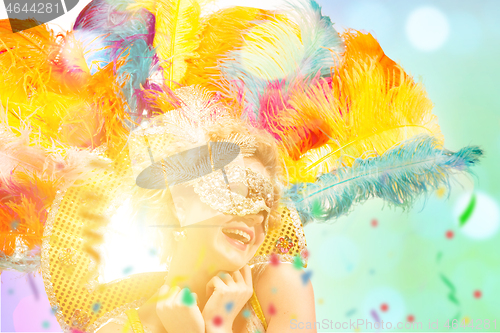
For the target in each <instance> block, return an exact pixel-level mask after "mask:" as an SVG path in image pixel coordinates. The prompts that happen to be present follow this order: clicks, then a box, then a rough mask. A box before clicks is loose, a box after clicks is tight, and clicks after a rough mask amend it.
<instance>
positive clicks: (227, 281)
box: [202, 265, 253, 333]
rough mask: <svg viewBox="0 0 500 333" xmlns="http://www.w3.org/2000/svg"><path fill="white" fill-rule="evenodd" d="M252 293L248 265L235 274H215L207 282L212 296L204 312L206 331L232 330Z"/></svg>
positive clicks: (213, 332)
mask: <svg viewBox="0 0 500 333" xmlns="http://www.w3.org/2000/svg"><path fill="white" fill-rule="evenodd" d="M252 294H253V285H252V272H251V270H250V267H248V265H245V266H244V267H243V268H242V269H240V270H239V271H236V272H234V273H233V274H228V273H221V274H219V276H214V277H213V278H212V279H211V280H210V281H209V282H208V284H207V297H210V298H209V299H208V301H207V304H206V305H205V308H204V309H203V313H202V315H203V318H204V319H205V328H206V332H207V333H216V332H217V333H219V332H232V326H233V322H234V319H235V318H236V316H237V315H238V313H240V311H241V309H242V308H243V306H244V305H245V304H246V302H248V300H249V299H250V297H252Z"/></svg>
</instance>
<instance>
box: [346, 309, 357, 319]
mask: <svg viewBox="0 0 500 333" xmlns="http://www.w3.org/2000/svg"><path fill="white" fill-rule="evenodd" d="M355 313H356V309H351V310H349V311H347V313H346V314H345V316H346V317H350V316H352V315H353V314H355Z"/></svg>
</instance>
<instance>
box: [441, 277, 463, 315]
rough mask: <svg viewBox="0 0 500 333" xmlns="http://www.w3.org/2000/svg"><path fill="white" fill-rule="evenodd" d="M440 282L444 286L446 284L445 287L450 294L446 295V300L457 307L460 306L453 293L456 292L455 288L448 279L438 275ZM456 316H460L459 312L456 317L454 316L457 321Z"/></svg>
mask: <svg viewBox="0 0 500 333" xmlns="http://www.w3.org/2000/svg"><path fill="white" fill-rule="evenodd" d="M439 276H440V278H441V280H442V281H443V282H444V284H446V286H447V287H448V288H450V293H449V294H448V299H449V300H450V302H452V303H453V304H455V305H457V306H459V305H460V302H459V301H458V299H457V297H456V295H455V291H456V288H455V286H454V285H453V283H451V281H450V280H448V278H446V276H444V275H443V274H440V275H439ZM457 316H460V311H459V312H458V313H457V315H456V316H455V317H456V319H458V317H457Z"/></svg>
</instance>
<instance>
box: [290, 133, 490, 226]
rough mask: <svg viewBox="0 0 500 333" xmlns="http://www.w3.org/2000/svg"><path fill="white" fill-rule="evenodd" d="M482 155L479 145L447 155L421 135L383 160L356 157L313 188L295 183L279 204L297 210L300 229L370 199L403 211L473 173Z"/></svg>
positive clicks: (445, 151) (434, 141)
mask: <svg viewBox="0 0 500 333" xmlns="http://www.w3.org/2000/svg"><path fill="white" fill-rule="evenodd" d="M482 155H483V150H482V149H480V148H479V147H477V146H467V147H464V148H462V149H460V150H459V151H458V152H451V151H449V150H447V149H444V148H442V147H441V145H440V144H439V142H438V140H437V139H436V138H435V137H432V136H428V135H419V136H415V137H413V138H411V139H408V140H406V141H403V142H402V143H400V144H399V145H397V146H395V147H394V148H392V149H390V150H388V151H386V152H385V153H384V154H383V155H381V156H377V157H371V158H367V159H361V158H358V159H356V160H355V161H354V163H353V164H352V166H351V167H344V168H340V169H338V170H336V171H335V172H332V173H328V174H324V175H321V176H320V177H318V179H317V180H316V182H314V183H301V184H294V185H293V186H291V187H290V188H289V189H288V190H287V191H286V192H285V195H284V196H283V198H282V200H283V201H284V202H285V203H293V204H294V205H295V207H296V208H297V210H298V211H299V213H300V215H301V217H302V220H303V222H304V224H306V223H308V222H311V221H318V222H325V221H328V220H332V219H335V218H337V217H340V216H342V215H346V214H348V213H349V212H350V209H351V208H352V207H353V205H354V204H356V203H361V202H364V201H366V200H368V199H370V198H381V199H383V200H385V201H387V202H389V204H390V205H393V206H398V207H402V208H403V209H406V208H410V207H411V206H412V205H413V203H414V202H415V199H416V198H417V197H418V196H419V195H422V194H425V193H429V192H430V191H432V190H436V189H438V188H439V187H442V186H445V187H446V188H448V189H450V177H451V176H452V175H453V174H455V173H458V172H465V173H469V174H472V170H471V166H473V165H474V164H476V163H477V162H478V160H479V158H480V157H481V156H482Z"/></svg>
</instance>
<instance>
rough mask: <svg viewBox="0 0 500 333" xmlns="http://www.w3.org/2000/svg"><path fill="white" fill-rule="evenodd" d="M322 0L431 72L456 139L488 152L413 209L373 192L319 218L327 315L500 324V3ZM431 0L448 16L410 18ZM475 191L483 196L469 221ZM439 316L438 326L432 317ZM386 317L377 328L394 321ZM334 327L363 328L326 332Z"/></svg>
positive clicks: (447, 133) (449, 134)
mask: <svg viewBox="0 0 500 333" xmlns="http://www.w3.org/2000/svg"><path fill="white" fill-rule="evenodd" d="M318 2H319V3H320V4H321V5H322V6H323V11H324V13H325V14H327V15H329V16H330V17H331V18H332V20H333V21H334V22H335V23H336V25H335V27H336V28H337V29H338V30H339V31H341V30H343V28H344V27H350V28H354V29H362V30H365V31H369V32H372V33H373V34H374V36H376V38H377V39H378V40H379V42H380V44H381V46H382V48H383V49H384V51H385V53H386V54H387V55H388V56H389V57H390V58H392V59H393V60H395V61H397V62H398V63H400V64H401V65H402V66H403V67H404V68H405V70H406V71H407V72H408V73H410V74H411V75H413V76H414V78H416V79H417V80H419V81H421V82H423V83H424V85H425V87H426V89H427V92H428V94H429V97H430V98H431V100H432V101H433V102H434V104H435V107H434V113H435V114H436V115H437V116H438V117H439V124H440V126H441V130H442V132H443V134H444V137H445V147H446V148H447V149H449V150H452V151H456V150H458V149H460V148H462V147H464V146H466V145H479V146H480V147H481V148H482V149H484V151H485V156H484V158H483V159H482V161H481V163H480V165H479V166H476V167H474V172H475V174H476V177H463V176H460V177H456V178H455V179H456V181H455V182H454V183H453V184H452V188H453V189H452V191H451V193H449V194H450V197H449V198H447V195H448V193H445V195H444V196H443V195H442V193H434V194H432V195H430V196H429V197H428V198H427V201H426V202H425V204H424V200H423V199H422V200H420V201H419V202H418V203H417V204H416V205H415V207H414V208H413V209H411V210H409V211H406V212H403V211H402V210H401V209H394V208H393V209H391V208H389V207H388V206H387V205H385V206H384V202H382V201H381V200H371V201H369V202H367V203H365V204H363V205H358V206H357V207H356V208H355V209H354V210H353V212H352V213H351V214H350V215H349V216H347V217H343V218H340V219H338V220H336V221H332V222H331V223H330V225H310V226H307V227H306V228H305V232H306V238H307V242H308V248H309V251H310V260H309V266H308V269H310V270H312V278H311V280H312V283H313V286H314V291H315V297H316V313H317V321H320V322H321V321H322V320H324V319H326V320H328V321H330V320H332V321H333V322H334V323H335V322H340V323H343V322H347V323H349V320H353V321H356V320H357V319H362V320H365V321H366V320H369V321H371V322H375V321H376V320H375V317H374V315H375V316H378V318H380V319H381V320H384V322H387V321H389V322H391V323H392V325H393V329H392V330H393V331H418V330H417V329H409V330H405V329H397V328H396V327H394V326H395V325H397V323H398V322H406V321H407V320H408V319H409V316H410V319H411V316H412V317H413V318H414V321H415V322H422V324H423V329H422V330H421V331H430V332H435V331H445V332H446V331H483V332H486V331H500V258H499V257H500V232H499V230H498V224H499V207H498V200H499V198H500V177H498V170H499V168H498V166H499V164H500V158H499V152H500V134H499V129H500V94H499V89H500V85H499V83H498V80H499V77H500V66H499V65H498V59H499V55H500V52H499V50H500V43H499V42H500V2H498V1H494V0H491V1H451V0H449V1H444V0H443V1H397V0H393V1H388V0H387V1H371V0H370V1H346V0H344V1H340V0H320V1H318ZM422 8H427V9H428V10H427V12H429V9H430V12H431V13H433V11H434V12H435V11H436V10H437V11H439V13H441V15H442V16H441V17H440V19H442V18H444V21H443V20H441V21H439V20H438V21H437V22H436V19H435V18H433V17H432V15H431V17H429V18H428V20H427V21H426V20H425V17H424V20H423V21H422V20H421V21H420V23H422V25H421V27H420V28H419V26H418V25H417V26H416V28H418V29H415V26H414V27H413V29H412V27H411V22H410V23H409V21H410V20H411V19H410V18H411V17H412V14H414V15H415V13H416V12H415V11H418V10H422ZM423 12H424V13H425V12H426V11H425V10H424V11H423ZM424 16H425V15H424ZM438 18H439V17H438ZM440 22H441V23H440ZM409 25H410V26H409ZM446 26H447V27H448V34H446V33H445V30H446ZM429 28H430V30H426V29H429ZM412 36H413V40H415V38H416V39H417V42H412ZM426 37H428V40H429V45H427V46H428V47H427V48H428V49H431V48H432V47H431V46H432V45H434V49H432V50H422V49H425V48H426V44H425V43H423V42H420V43H419V42H418V40H420V41H422V40H424V41H425V40H427V39H426ZM419 38H420V39H419ZM439 39H441V40H442V43H441V45H438V44H439ZM433 43H434V44H433ZM436 45H438V46H436ZM473 193H475V196H476V205H475V206H474V209H473V211H472V215H471V216H470V218H469V219H468V220H467V221H466V223H465V225H464V226H463V227H460V226H459V222H458V220H459V219H458V216H460V214H462V213H463V212H464V211H465V209H466V207H467V206H468V205H469V203H470V200H471V198H472V194H473ZM374 219H375V220H376V221H377V226H375V227H374V226H373V225H372V221H373V220H374ZM447 233H448V234H450V233H453V236H452V237H450V238H448V237H447V236H446V235H447ZM475 234H477V236H476V237H474V235H475ZM480 236H481V237H480ZM478 237H480V238H478ZM445 281H448V284H447V283H446V282H445ZM478 292H480V293H481V295H480V296H479V295H476V296H479V297H475V293H478ZM384 304H385V306H384ZM383 309H385V311H383ZM373 311H374V312H375V314H373ZM452 318H458V319H459V320H460V322H462V320H463V319H466V322H467V319H468V320H473V322H469V325H473V326H474V328H471V327H467V328H460V327H458V328H456V329H448V328H446V327H445V326H444V324H445V322H446V320H450V326H451V319H452ZM486 319H488V320H489V321H490V328H489V329H486V328H485V322H484V320H486ZM495 319H496V329H495V327H494V326H493V325H494V323H493V321H494V320H495ZM436 320H438V321H439V322H438V323H439V327H438V329H433V328H429V326H428V325H429V321H430V322H435V321H436ZM479 320H481V322H480V321H479ZM345 325H346V324H344V326H345ZM459 325H460V323H459V324H458V326H459ZM323 327H325V328H326V326H323ZM385 327H386V326H384V329H380V330H376V329H375V328H373V329H371V330H369V331H390V329H386V328H385ZM333 330H334V331H355V330H356V329H354V330H353V329H352V328H348V329H335V328H334V327H333V329H320V330H319V331H333ZM357 331H367V328H366V326H364V325H360V326H359V327H358V329H357Z"/></svg>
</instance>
